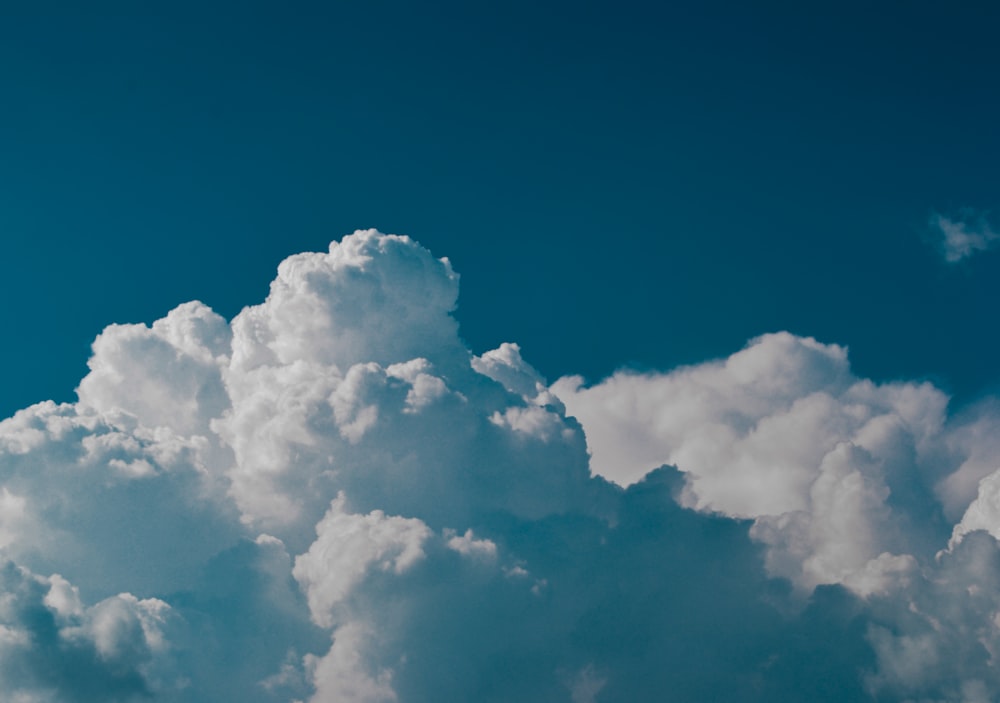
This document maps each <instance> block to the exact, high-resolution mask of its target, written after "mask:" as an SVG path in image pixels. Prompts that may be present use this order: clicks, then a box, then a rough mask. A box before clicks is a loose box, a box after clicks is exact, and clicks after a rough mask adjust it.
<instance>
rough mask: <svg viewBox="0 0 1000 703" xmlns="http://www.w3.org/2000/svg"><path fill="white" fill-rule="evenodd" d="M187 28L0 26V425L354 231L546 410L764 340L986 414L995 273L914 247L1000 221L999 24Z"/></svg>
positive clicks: (78, 16) (235, 18) (306, 14)
mask: <svg viewBox="0 0 1000 703" xmlns="http://www.w3.org/2000/svg"><path fill="white" fill-rule="evenodd" d="M157 5H158V6H157ZM207 5H208V7H205V6H203V5H202V3H173V2H172V3H158V4H153V3H131V2H130V3H124V2H123V3H121V4H118V5H114V4H108V3H94V4H90V3H87V4H86V7H84V4H81V3H68V2H67V3H45V2H39V3H22V4H21V7H16V8H15V7H14V6H13V4H12V3H5V4H4V5H3V7H2V9H0V66H2V67H3V70H2V71H0V237H2V239H0V241H2V247H3V248H2V256H0V261H2V263H3V269H4V270H3V275H2V276H0V298H2V300H3V305H2V306H0V327H2V329H3V330H4V344H3V345H2V347H0V353H2V357H0V369H2V371H0V415H7V414H9V413H11V412H13V411H14V410H16V409H17V408H19V407H23V406H25V405H27V404H29V403H31V402H35V401H38V400H42V399H46V398H54V399H56V400H72V399H73V392H72V391H73V388H74V387H75V385H76V383H77V382H78V381H79V379H80V377H81V376H82V375H83V373H84V372H85V362H86V359H87V356H88V354H89V351H88V345H89V344H90V342H91V340H92V339H93V337H94V336H95V335H96V334H97V333H98V332H99V331H100V330H101V328H102V327H103V326H104V325H106V324H109V323H112V322H139V321H142V322H151V321H152V320H154V319H156V318H158V317H160V316H162V315H163V314H164V313H166V312H167V310H169V309H170V308H171V307H173V306H174V305H176V304H178V303H181V302H183V301H186V300H190V299H200V300H203V301H204V302H206V303H208V304H209V305H211V306H212V307H214V308H215V309H216V310H218V311H219V312H221V313H222V314H224V315H226V316H227V317H229V316H232V315H234V314H235V313H236V312H238V311H239V309H240V308H241V307H242V306H243V305H246V304H251V303H255V302H258V301H259V300H261V299H262V298H263V297H264V295H265V294H266V292H267V284H268V282H269V281H270V279H271V278H272V276H273V272H274V269H275V267H276V265H277V263H278V262H279V261H280V260H281V259H282V258H283V257H284V256H287V255H289V254H292V253H295V252H298V251H303V250H319V249H325V247H326V245H327V243H328V242H329V240H330V239H332V238H339V237H340V236H342V235H343V234H346V233H348V232H350V231H352V230H354V229H356V228H360V227H377V228H378V229H381V230H382V231H386V232H396V233H404V234H409V235H411V236H412V237H414V238H415V239H418V240H419V241H421V242H422V243H423V244H425V245H426V246H428V247H429V248H431V250H432V251H434V252H435V253H436V254H437V255H438V256H448V257H449V258H451V260H452V262H453V263H454V265H455V267H456V269H457V270H458V271H459V272H460V273H461V274H462V296H461V300H460V309H459V311H458V317H459V320H460V321H461V324H462V329H463V334H464V336H465V338H466V339H467V340H468V342H469V344H470V346H471V347H472V348H473V349H474V350H476V351H477V352H478V351H483V350H485V349H487V348H491V347H493V346H495V345H497V344H499V343H500V342H502V341H517V342H519V343H520V344H521V345H522V348H523V350H524V354H525V356H526V358H528V359H529V360H531V361H532V362H533V363H534V364H535V365H536V366H538V367H539V369H540V370H541V371H542V372H543V373H544V374H546V375H547V376H548V377H549V378H550V379H554V378H555V377H557V376H559V375H561V374H564V373H582V374H584V375H586V376H588V377H589V378H591V379H595V380H596V379H597V378H599V377H601V376H603V375H605V374H608V373H610V372H611V371H613V370H614V369H615V368H617V367H620V366H622V365H631V366H637V367H640V368H648V367H652V368H661V369H667V368H670V367H672V366H675V365H677V364H679V363H691V362H697V361H702V360H704V359H706V358H710V357H714V356H721V355H725V354H728V353H731V352H732V351H735V350H736V349H738V348H739V347H740V346H742V344H743V343H744V342H745V341H746V340H747V339H748V338H749V337H752V336H755V335H758V334H761V333H764V332H769V331H775V330H779V329H788V330H790V331H792V332H795V333H798V334H809V335H814V336H816V337H818V338H819V339H821V340H822V341H826V342H837V343H841V344H847V345H849V346H850V347H851V351H852V358H853V360H854V364H855V368H856V370H857V371H858V372H859V373H861V374H864V375H870V376H872V377H874V378H876V379H889V378H900V377H908V378H912V377H918V378H920V377H926V378H930V379H932V380H934V381H935V382H937V383H939V384H941V385H942V386H943V387H944V388H946V389H948V390H949V391H951V392H954V393H956V394H958V396H959V400H960V401H962V402H964V401H965V400H968V399H971V398H973V397H976V396H977V395H980V394H982V393H984V392H988V391H990V390H995V389H996V387H997V384H998V382H1000V371H998V368H997V364H996V359H997V347H998V343H1000V331H998V328H997V323H996V318H997V315H996V304H997V301H998V300H1000V252H988V253H984V254H980V255H978V256H976V257H974V258H971V259H969V260H968V261H965V262H961V263H960V264H959V265H957V266H947V265H945V264H944V263H943V261H942V259H941V256H940V255H939V253H938V252H937V251H936V250H935V247H934V241H933V233H932V231H931V230H930V227H929V226H928V220H929V218H930V217H931V215H932V213H934V212H942V213H945V214H951V215H954V214H955V213H957V212H958V211H959V210H960V209H961V208H963V207H972V208H976V209H978V210H981V211H990V210H991V209H995V208H997V205H998V202H1000V171H998V169H997V163H998V154H1000V130H998V129H997V124H998V123H1000V119H998V118H1000V93H998V90H997V80H996V76H997V75H998V74H1000V57H998V51H997V49H996V33H997V30H998V28H1000V6H994V8H995V9H990V8H988V7H987V6H988V5H989V3H982V2H980V3H966V4H959V5H958V6H957V7H951V6H949V7H946V6H945V5H944V4H943V3H914V2H905V3H903V2H900V3H879V4H878V7H877V8H876V7H874V5H875V4H873V3H853V4H852V3H844V2H837V3H791V2H788V3H753V5H754V7H752V8H751V7H749V5H750V4H749V3H742V2H731V3H703V2H699V3H693V2H692V3H669V4H663V3H652V2H649V3H635V2H615V3H610V2H607V3H580V2H573V3H568V2H567V3H551V2H550V3H535V2H532V3H527V2H504V3H482V2H454V3H416V2H412V3H394V2H364V3H361V2H359V3H350V4H343V3H330V4H328V3H322V4H321V3H316V4H305V3H301V4H297V5H296V6H295V7H294V8H292V7H286V6H284V5H281V6H279V5H278V4H275V3H266V4H264V3H248V2H240V3H231V4H224V3H207Z"/></svg>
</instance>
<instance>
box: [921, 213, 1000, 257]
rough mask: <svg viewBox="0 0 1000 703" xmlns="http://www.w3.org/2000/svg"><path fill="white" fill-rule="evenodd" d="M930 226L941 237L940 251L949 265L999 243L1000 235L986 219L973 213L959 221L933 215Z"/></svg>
mask: <svg viewBox="0 0 1000 703" xmlns="http://www.w3.org/2000/svg"><path fill="white" fill-rule="evenodd" d="M931 226H932V227H934V228H935V229H936V230H938V231H939V232H940V233H941V235H942V237H943V240H942V242H941V246H942V251H943V253H944V260H945V261H947V262H948V263H949V264H954V263H957V262H959V261H961V260H962V259H966V258H968V257H970V256H972V255H973V254H975V253H976V252H980V251H988V250H989V249H993V248H994V247H996V246H997V242H998V241H1000V234H997V233H996V232H995V231H993V228H992V227H991V226H990V223H989V222H987V221H986V218H985V217H984V216H982V215H975V214H974V213H970V215H969V216H966V217H964V218H963V219H959V220H953V219H950V218H948V217H945V216H944V215H934V216H933V217H932V218H931Z"/></svg>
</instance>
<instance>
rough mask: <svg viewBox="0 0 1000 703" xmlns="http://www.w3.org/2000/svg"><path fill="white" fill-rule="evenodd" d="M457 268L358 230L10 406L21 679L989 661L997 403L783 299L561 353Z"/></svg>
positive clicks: (571, 674)
mask: <svg viewBox="0 0 1000 703" xmlns="http://www.w3.org/2000/svg"><path fill="white" fill-rule="evenodd" d="M457 294H458V277H457V275H456V274H455V273H454V272H453V271H452V269H451V266H450V264H449V263H448V261H447V260H445V259H436V258H434V257H433V256H432V255H431V254H430V253H429V252H428V251H427V250H425V249H423V248H422V247H420V246H419V245H417V244H416V243H414V242H412V241H411V240H409V239H407V238H406V237H397V236H391V235H383V234H380V233H378V232H375V231H365V232H357V233H355V234H353V235H351V236H349V237H345V238H344V239H343V240H342V241H340V242H334V243H333V244H331V246H330V250H329V251H328V252H325V253H309V254H299V255H296V256H293V257H291V258H289V259H287V260H286V261H285V262H283V263H282V264H281V266H280V267H279V270H278V276H277V278H276V280H275V281H274V282H273V283H272V286H271V291H270V294H269V296H268V297H267V299H266V300H265V301H263V302H262V303H260V304H258V305H254V306H250V307H247V308H245V309H244V310H243V312H241V313H240V314H239V315H238V316H237V317H236V318H235V319H234V320H232V321H231V322H230V323H227V322H226V321H225V320H223V319H222V318H221V317H219V316H218V315H216V314H215V313H214V312H212V311H211V310H210V309H208V308H207V307H206V306H204V305H202V304H200V303H187V304H184V305H181V306H179V307H178V308H176V309H174V310H173V311H171V312H169V313H168V314H167V316H166V317H165V318H164V319H162V320H159V321H157V322H155V323H154V324H153V325H151V326H146V325H113V326H111V327H109V328H107V329H106V330H104V332H103V333H102V334H101V335H100V336H99V337H98V338H97V340H96V341H95V343H94V354H93V357H92V358H91V360H90V373H89V374H88V375H87V376H86V378H84V379H83V380H82V381H81V383H80V386H79V389H78V394H79V401H78V402H77V403H74V404H64V405H56V404H54V403H40V404H38V405H35V406H32V407H30V408H27V409H25V410H22V411H21V412H19V413H17V414H16V415H15V416H14V417H12V418H9V419H7V420H4V421H3V422H0V556H2V557H3V559H4V560H5V563H6V564H7V566H6V567H4V571H3V576H2V581H0V662H2V663H0V697H2V698H4V699H5V700H14V701H25V702H28V701H31V702H34V701H80V702H81V703H82V702H84V701H108V700H122V701H125V700H132V699H137V700H138V699H142V698H148V697H153V698H154V699H156V700H164V701H185V702H191V701H193V702H195V703H199V702H200V701H206V702H207V701H212V702H217V701H241V702H242V701H248V702H251V703H255V702H260V703H266V702H274V701H284V702H286V703H291V702H292V701H310V702H312V703H327V702H329V701H356V702H357V701H372V702H374V701H402V702H408V701H431V700H433V701H468V700H476V701H510V700H520V701H540V702H541V701H545V702H546V703H548V702H551V701H564V702H566V703H570V702H573V703H579V702H594V701H596V702H604V703H608V702H612V701H635V700H655V699H659V698H660V697H662V694H663V691H665V690H666V691H671V693H672V695H673V696H674V697H675V698H676V699H677V700H691V701H695V700H761V701H763V700H779V699H785V700H815V701H824V700H829V701H834V700H836V701H844V700H865V699H877V700H897V699H898V700H904V699H907V698H909V699H914V700H918V699H925V700H963V699H964V700H970V701H971V700H977V696H978V697H979V699H982V698H983V697H984V696H985V697H987V698H989V697H990V696H993V697H995V696H996V695H997V694H998V693H1000V680H998V677H997V676H996V673H995V671H994V664H993V656H992V652H993V651H994V649H995V648H996V647H997V646H1000V640H998V629H997V628H998V625H997V623H998V622H1000V615H998V613H1000V601H997V597H996V593H997V590H996V589H997V588H998V587H1000V586H996V584H997V583H1000V577H997V576H996V575H995V574H997V573H1000V571H998V570H997V567H996V564H997V563H1000V556H998V555H1000V552H998V551H997V545H996V541H995V538H996V537H997V536H998V535H1000V508H998V507H997V506H998V505H1000V499H998V498H997V495H998V494H1000V479H998V478H997V475H998V474H994V471H996V470H997V468H998V466H997V465H995V462H994V457H995V456H996V453H995V449H996V448H997V447H996V444H995V440H994V439H993V438H994V437H997V436H1000V434H998V433H997V432H996V428H997V422H998V420H997V418H998V417H1000V413H997V412H996V411H995V409H994V408H993V406H991V405H989V404H983V405H981V406H979V407H977V408H973V409H971V410H969V411H968V412H966V413H964V414H962V415H961V416H958V417H952V416H950V415H949V413H948V407H947V405H948V399H947V397H946V396H945V395H944V394H943V393H941V392H940V391H939V390H937V389H936V388H934V387H933V386H931V385H929V384H920V383H905V382H899V383H890V384H881V385H880V384H875V383H872V382H870V381H867V380H865V379H860V378H857V377H856V376H855V375H854V374H853V373H852V372H851V369H850V366H849V364H848V359H847V352H846V350H845V349H843V348H842V347H838V346H835V345H827V344H822V343H819V342H817V341H815V340H812V339H805V338H800V337H795V336H793V335H790V334H776V335H768V336H765V337H762V338H760V339H757V340H754V341H752V342H751V343H750V345H749V346H748V347H747V348H746V349H744V350H742V351H740V352H737V353H736V354H734V355H733V356H731V357H729V358H728V359H725V360H722V361H716V362H710V363H706V364H702V365H699V366H694V367H689V368H683V369H677V370H675V371H672V372H669V373H663V374H630V373H619V374H615V375H614V376H612V377H611V378H609V379H606V380H604V381H602V382H600V383H597V384H595V385H592V386H586V385H585V384H584V383H583V381H582V380H581V379H579V378H573V377H569V378H564V379H561V380H559V381H557V382H556V383H555V384H553V385H552V386H551V387H550V386H549V385H548V384H547V382H546V381H545V379H543V378H542V377H541V376H540V374H539V373H538V372H537V371H536V370H535V369H534V368H532V367H531V365H530V364H529V363H528V362H527V361H525V359H523V358H522V356H521V352H520V349H519V347H518V346H517V345H516V344H504V345H501V347H499V348H498V349H495V350H492V351H487V352H485V353H483V354H481V355H478V356H476V355H473V354H472V353H471V352H470V351H469V350H468V349H467V348H466V346H465V344H464V343H463V342H462V340H461V338H460V337H459V334H458V327H457V324H456V322H455V320H454V318H453V317H452V314H451V313H452V311H453V309H454V307H455V305H456V300H457ZM585 432H586V434H585ZM664 465H670V466H664ZM671 466H672V467H676V468H671Z"/></svg>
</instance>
